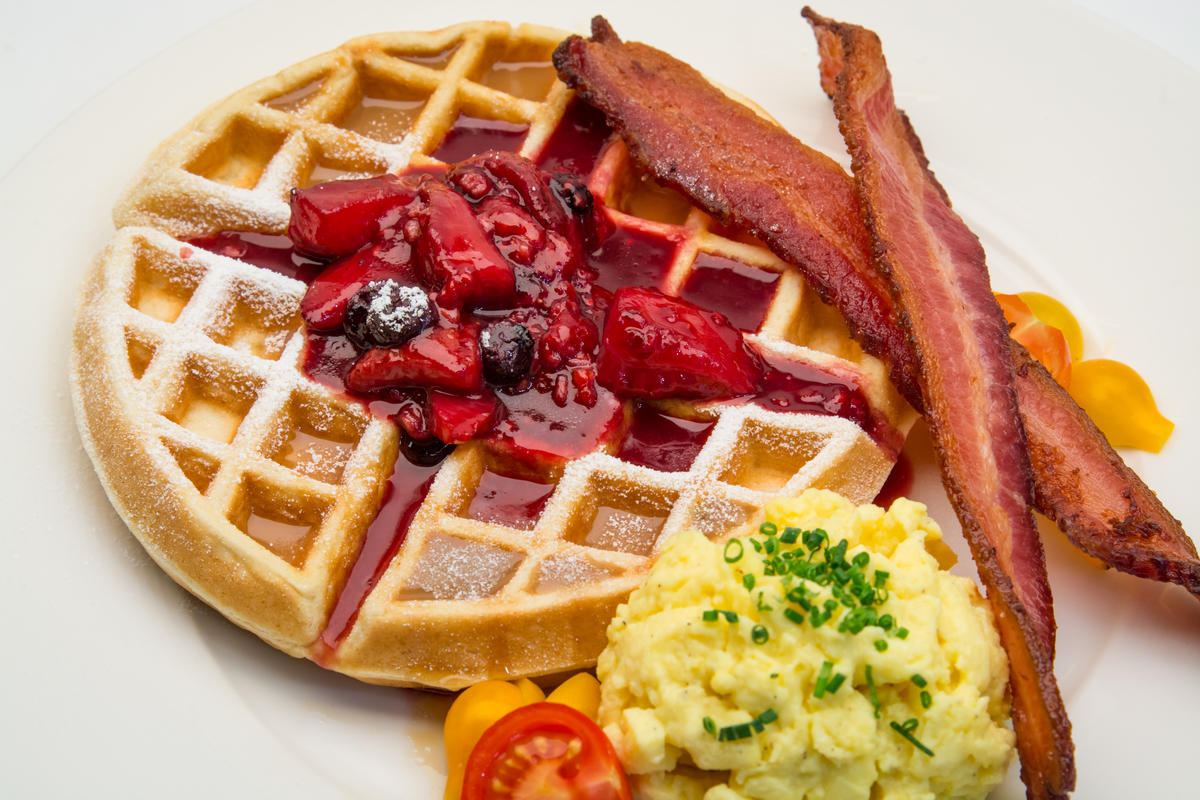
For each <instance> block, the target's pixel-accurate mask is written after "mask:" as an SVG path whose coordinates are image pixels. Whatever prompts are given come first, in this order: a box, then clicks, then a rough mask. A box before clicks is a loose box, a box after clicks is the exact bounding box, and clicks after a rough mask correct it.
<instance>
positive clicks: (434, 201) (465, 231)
mask: <svg viewBox="0 0 1200 800" xmlns="http://www.w3.org/2000/svg"><path fill="white" fill-rule="evenodd" d="M421 199H422V200H423V201H424V202H425V204H426V209H425V210H424V211H423V212H422V213H421V216H422V217H424V225H423V226H422V228H423V230H422V235H421V237H420V239H418V241H417V264H418V266H419V268H420V270H421V276H422V278H423V279H424V282H425V284H426V285H427V286H429V287H431V288H433V289H436V290H437V291H438V297H437V302H438V305H440V306H442V307H444V308H505V307H507V306H509V305H510V304H511V303H512V301H513V296H514V294H515V292H516V277H515V276H514V275H513V268H512V265H511V264H509V263H508V261H506V260H505V258H504V256H502V255H501V254H500V251H499V250H497V249H496V245H495V244H493V243H492V240H491V237H490V236H488V235H487V234H486V233H485V232H484V230H483V228H482V227H480V225H479V220H477V219H476V218H475V212H474V209H473V208H472V207H471V204H470V203H468V202H467V201H466V200H465V199H464V198H463V196H462V195H460V194H458V193H457V192H455V191H454V190H453V189H451V188H449V187H448V186H446V185H444V184H441V183H435V182H432V181H429V182H426V183H425V184H424V185H423V186H422V187H421Z"/></svg>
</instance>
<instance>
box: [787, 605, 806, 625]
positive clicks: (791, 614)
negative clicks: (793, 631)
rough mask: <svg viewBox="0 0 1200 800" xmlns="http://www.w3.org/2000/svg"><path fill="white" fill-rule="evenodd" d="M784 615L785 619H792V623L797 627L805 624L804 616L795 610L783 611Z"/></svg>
mask: <svg viewBox="0 0 1200 800" xmlns="http://www.w3.org/2000/svg"><path fill="white" fill-rule="evenodd" d="M783 615H784V616H785V617H787V618H788V619H790V620H791V621H792V622H794V623H796V624H797V625H803V624H804V615H803V614H801V613H800V612H799V611H797V610H796V609H794V608H785V609H784V610H783Z"/></svg>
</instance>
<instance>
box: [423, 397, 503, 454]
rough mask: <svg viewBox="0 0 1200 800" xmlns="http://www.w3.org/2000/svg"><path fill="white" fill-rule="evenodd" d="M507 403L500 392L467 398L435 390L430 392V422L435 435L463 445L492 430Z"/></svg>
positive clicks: (444, 440)
mask: <svg viewBox="0 0 1200 800" xmlns="http://www.w3.org/2000/svg"><path fill="white" fill-rule="evenodd" d="M503 411H504V406H502V405H500V403H499V402H498V401H497V400H496V395H494V394H492V393H491V391H489V390H486V389H485V390H484V393H483V394H482V395H476V396H471V397H464V396H463V395H460V394H447V393H446V392H442V391H439V390H437V389H434V390H432V391H430V392H429V412H430V414H429V417H430V419H429V422H430V425H431V427H432V430H433V435H434V436H436V437H437V438H438V439H441V440H442V441H443V442H445V443H446V444H461V443H462V442H466V441H470V440H471V439H473V438H475V437H476V436H478V435H479V434H481V433H484V432H485V431H488V430H491V429H492V427H493V426H495V424H496V421H497V420H498V419H500V416H501V414H502V413H503Z"/></svg>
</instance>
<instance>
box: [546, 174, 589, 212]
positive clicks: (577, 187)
mask: <svg viewBox="0 0 1200 800" xmlns="http://www.w3.org/2000/svg"><path fill="white" fill-rule="evenodd" d="M550 186H551V187H552V188H553V189H554V191H555V192H556V193H557V194H558V196H559V197H561V198H562V201H563V202H564V203H565V204H566V206H567V208H569V209H571V211H574V212H575V213H576V214H586V213H587V212H589V211H591V210H592V202H593V200H592V192H591V190H589V189H588V187H587V185H586V184H585V183H584V182H583V179H582V178H580V177H579V176H577V175H571V174H569V173H556V174H555V175H554V177H552V178H551V179H550Z"/></svg>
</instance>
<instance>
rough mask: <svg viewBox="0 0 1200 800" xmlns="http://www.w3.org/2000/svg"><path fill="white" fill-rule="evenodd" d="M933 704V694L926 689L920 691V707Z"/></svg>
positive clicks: (927, 706)
mask: <svg viewBox="0 0 1200 800" xmlns="http://www.w3.org/2000/svg"><path fill="white" fill-rule="evenodd" d="M931 705H933V695H931V694H930V693H929V692H928V691H924V692H921V708H929V707H930V706H931Z"/></svg>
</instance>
